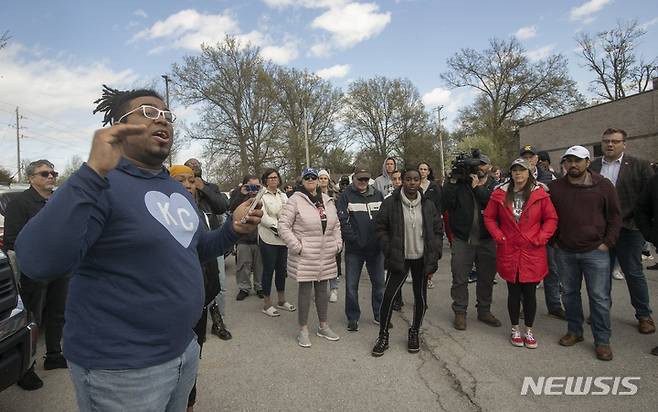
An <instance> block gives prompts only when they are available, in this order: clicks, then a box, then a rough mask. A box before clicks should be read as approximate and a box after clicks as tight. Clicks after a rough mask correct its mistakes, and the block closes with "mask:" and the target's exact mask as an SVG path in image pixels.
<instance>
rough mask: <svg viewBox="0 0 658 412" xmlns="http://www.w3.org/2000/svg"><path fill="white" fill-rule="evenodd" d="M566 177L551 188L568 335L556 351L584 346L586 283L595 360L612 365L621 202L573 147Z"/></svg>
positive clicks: (567, 157)
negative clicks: (613, 254) (613, 272)
mask: <svg viewBox="0 0 658 412" xmlns="http://www.w3.org/2000/svg"><path fill="white" fill-rule="evenodd" d="M562 160H563V162H564V165H565V168H566V171H567V173H566V175H565V176H564V177H562V178H560V179H557V180H554V181H552V182H551V183H550V184H549V188H550V193H551V200H552V201H553V204H554V205H555V210H556V211H557V214H558V217H559V222H558V229H557V231H556V232H555V237H554V239H555V244H554V246H555V260H556V262H557V265H558V272H559V273H560V276H561V278H562V284H563V287H564V292H563V300H564V307H565V311H566V318H567V322H568V325H567V333H566V335H564V336H563V337H562V338H561V339H560V342H559V343H560V345H562V346H573V345H575V344H576V343H578V342H582V341H583V308H582V300H581V296H580V288H581V284H582V281H583V277H584V278H585V285H586V286H587V295H588V297H589V309H590V315H591V319H592V335H593V336H594V344H595V348H596V357H597V358H598V359H599V360H605V361H609V360H612V349H611V348H610V335H611V327H610V305H611V299H610V282H611V278H610V259H609V256H608V251H609V250H610V249H611V248H612V247H614V246H615V242H616V241H617V237H618V236H619V230H620V228H621V211H620V206H619V199H618V197H617V192H616V191H615V188H614V186H613V185H612V183H611V182H610V181H609V180H608V179H606V178H604V177H603V176H601V175H600V174H598V173H596V172H593V171H591V170H589V167H590V164H591V162H590V154H589V150H587V149H586V148H584V147H582V146H572V147H570V148H569V149H567V151H566V152H565V153H564V156H562Z"/></svg>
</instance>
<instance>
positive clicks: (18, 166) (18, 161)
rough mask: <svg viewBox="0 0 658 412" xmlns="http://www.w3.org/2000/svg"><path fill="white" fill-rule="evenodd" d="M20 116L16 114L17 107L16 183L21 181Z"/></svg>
mask: <svg viewBox="0 0 658 412" xmlns="http://www.w3.org/2000/svg"><path fill="white" fill-rule="evenodd" d="M20 118H21V116H20V115H19V114H18V106H16V170H18V174H17V176H18V181H19V182H20V181H21V124H20Z"/></svg>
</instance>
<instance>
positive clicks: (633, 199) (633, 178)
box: [590, 154, 653, 230]
mask: <svg viewBox="0 0 658 412" xmlns="http://www.w3.org/2000/svg"><path fill="white" fill-rule="evenodd" d="M602 167H603V158H602V157H599V158H597V159H594V160H593V161H592V165H591V166H590V168H591V169H592V170H593V171H595V172H596V173H599V174H600V173H601V168H602ZM652 176H653V170H652V169H651V166H650V165H649V162H647V161H646V160H642V159H638V158H637V157H633V156H629V155H627V154H624V157H623V158H622V159H621V166H620V168H619V176H617V183H616V184H615V188H616V189H617V196H619V203H620V205H621V219H622V221H621V226H622V227H623V228H626V229H631V230H633V229H635V230H637V226H636V225H635V220H634V219H633V214H634V211H635V205H636V204H637V199H638V197H639V196H640V193H642V190H644V188H646V187H647V185H648V184H649V180H650V179H651V177H652Z"/></svg>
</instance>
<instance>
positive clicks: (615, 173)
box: [601, 153, 624, 186]
mask: <svg viewBox="0 0 658 412" xmlns="http://www.w3.org/2000/svg"><path fill="white" fill-rule="evenodd" d="M623 158H624V154H623V153H622V154H621V156H619V159H617V160H613V161H612V162H607V161H606V160H605V157H604V158H603V159H601V175H602V176H603V177H606V178H608V180H610V181H611V182H612V184H613V185H615V186H617V178H618V177H619V169H620V168H621V159H623Z"/></svg>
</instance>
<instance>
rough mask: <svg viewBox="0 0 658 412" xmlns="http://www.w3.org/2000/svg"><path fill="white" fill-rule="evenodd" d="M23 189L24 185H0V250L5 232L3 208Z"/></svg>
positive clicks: (5, 208) (2, 246) (2, 247)
mask: <svg viewBox="0 0 658 412" xmlns="http://www.w3.org/2000/svg"><path fill="white" fill-rule="evenodd" d="M25 189H26V188H25V187H14V186H11V187H8V186H0V250H4V242H3V236H4V233H5V210H7V205H8V204H9V202H10V201H11V200H13V199H14V198H15V197H16V196H17V195H18V194H19V193H21V192H23V191H24V190H25Z"/></svg>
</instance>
